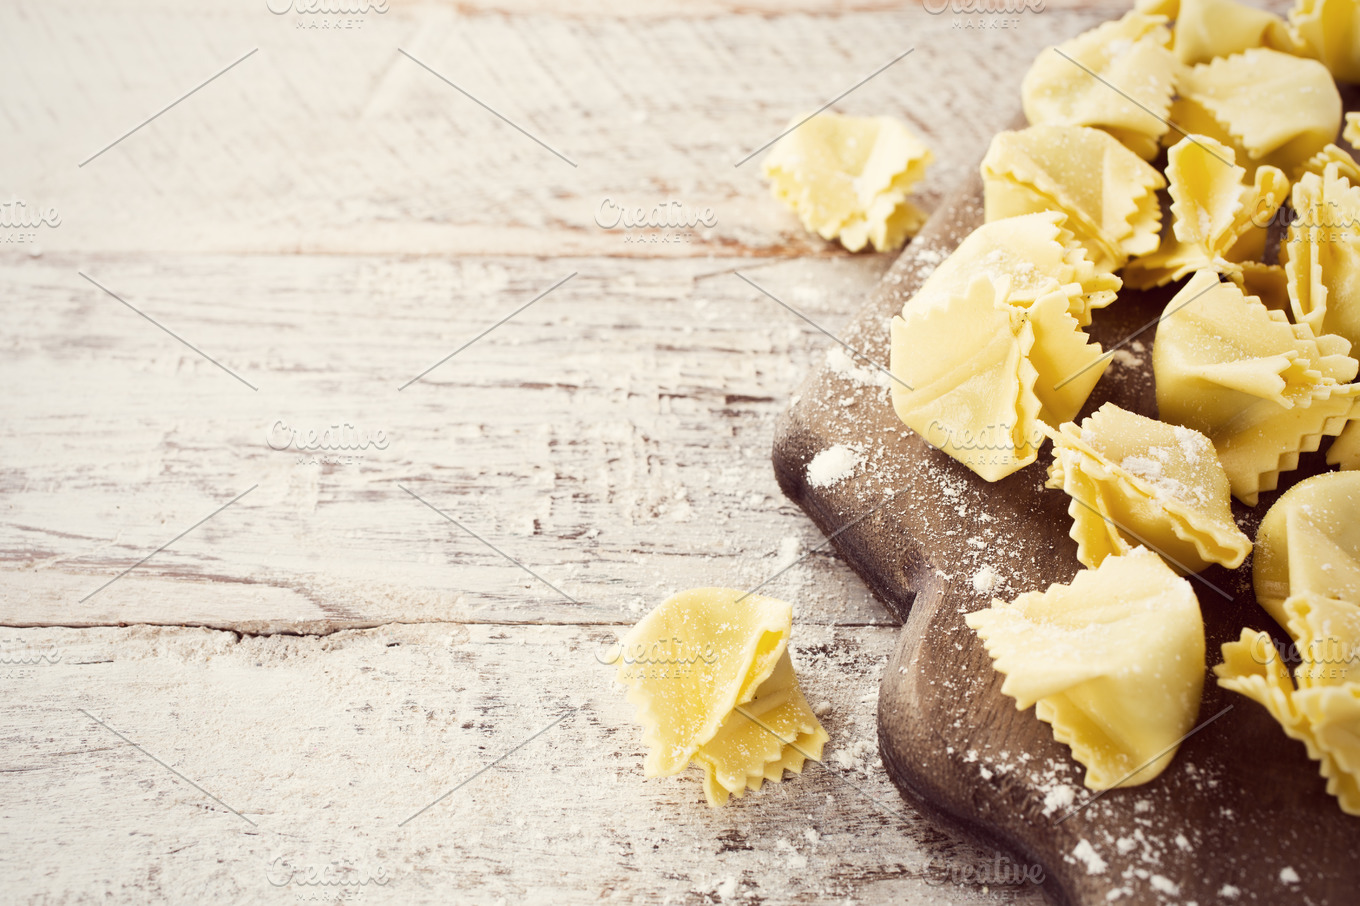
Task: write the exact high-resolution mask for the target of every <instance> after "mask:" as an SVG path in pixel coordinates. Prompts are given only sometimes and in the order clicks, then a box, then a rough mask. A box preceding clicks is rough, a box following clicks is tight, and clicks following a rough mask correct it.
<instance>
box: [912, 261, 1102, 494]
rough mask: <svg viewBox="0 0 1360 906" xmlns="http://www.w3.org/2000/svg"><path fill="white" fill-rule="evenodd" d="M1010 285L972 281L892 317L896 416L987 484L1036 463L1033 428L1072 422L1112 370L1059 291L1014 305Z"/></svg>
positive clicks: (1037, 435) (1003, 280)
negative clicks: (964, 287)
mask: <svg viewBox="0 0 1360 906" xmlns="http://www.w3.org/2000/svg"><path fill="white" fill-rule="evenodd" d="M1010 287H1011V279H1010V277H1008V276H1005V275H1001V276H998V277H997V278H996V282H993V281H992V279H990V278H988V277H985V276H979V277H978V278H977V279H975V280H974V281H973V282H972V283H971V284H969V287H968V289H967V290H966V291H964V292H963V293H960V294H957V295H951V296H945V297H942V298H941V297H934V298H929V299H926V298H922V299H917V298H913V299H912V300H911V301H909V302H908V303H907V304H906V306H904V307H903V309H902V314H901V315H900V316H898V317H894V318H893V320H892V351H891V359H890V362H889V365H890V368H891V370H892V373H893V375H895V376H896V377H897V378H898V380H897V381H894V382H893V387H892V401H893V408H894V409H895V410H896V412H897V416H898V418H900V419H901V420H902V422H903V423H904V424H906V425H907V427H909V428H911V429H912V430H913V431H915V432H916V433H917V434H919V435H920V436H921V437H923V438H924V439H925V440H926V441H927V442H928V443H930V444H932V445H933V446H935V447H937V448H939V449H941V450H943V451H944V452H945V453H947V454H949V455H950V456H952V457H954V458H955V459H957V460H958V461H959V462H961V463H963V464H964V465H966V466H968V468H970V469H972V470H973V471H974V472H976V473H977V474H978V475H980V476H982V477H983V478H984V479H986V480H987V481H997V480H999V479H1001V478H1004V477H1005V476H1007V475H1009V474H1011V473H1012V472H1014V471H1016V470H1017V469H1021V468H1023V467H1025V466H1027V465H1029V464H1030V463H1032V462H1034V460H1035V459H1036V458H1038V454H1039V446H1040V444H1042V443H1043V434H1042V431H1041V429H1040V427H1039V422H1040V421H1041V420H1044V421H1048V422H1050V423H1051V424H1057V423H1059V422H1062V421H1066V420H1068V419H1070V418H1072V417H1073V416H1075V415H1076V413H1077V412H1078V410H1080V409H1081V407H1082V405H1083V403H1085V401H1086V397H1087V396H1089V395H1090V392H1091V388H1092V387H1094V386H1095V383H1096V381H1097V380H1099V378H1100V375H1101V373H1103V371H1104V369H1105V366H1106V365H1108V364H1109V361H1108V359H1103V358H1102V357H1101V355H1100V347H1099V346H1098V345H1095V344H1092V343H1090V341H1089V340H1088V338H1087V336H1086V334H1085V332H1083V331H1082V329H1081V327H1080V325H1079V324H1078V323H1077V320H1076V319H1075V318H1074V317H1073V316H1072V314H1071V312H1070V311H1069V310H1068V295H1067V293H1066V292H1064V291H1061V290H1060V291H1055V292H1052V293H1049V294H1048V295H1045V296H1042V297H1040V298H1039V299H1037V300H1035V301H1033V302H1031V303H1029V304H1028V306H1027V307H1021V306H1020V305H1013V304H1011V303H1010V302H1009V301H1008V298H1009V296H1008V294H1009V292H1010ZM908 388H910V389H908Z"/></svg>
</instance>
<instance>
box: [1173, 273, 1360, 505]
mask: <svg viewBox="0 0 1360 906" xmlns="http://www.w3.org/2000/svg"><path fill="white" fill-rule="evenodd" d="M1349 348H1350V344H1349V343H1347V342H1346V341H1345V340H1344V339H1342V338H1341V337H1338V336H1334V335H1331V334H1323V335H1322V336H1314V335H1313V332H1312V330H1311V329H1310V328H1309V327H1308V325H1307V324H1290V323H1289V321H1288V319H1287V318H1286V317H1285V315H1284V313H1283V312H1280V311H1270V310H1269V309H1267V308H1266V307H1265V305H1263V304H1262V303H1261V301H1260V300H1259V299H1257V298H1255V297H1252V296H1246V295H1244V294H1243V293H1242V290H1241V289H1239V288H1238V287H1237V286H1235V285H1234V284H1232V283H1221V282H1219V279H1218V275H1217V274H1215V273H1214V272H1213V271H1209V270H1202V271H1198V272H1197V273H1196V274H1195V276H1194V277H1192V278H1191V279H1190V280H1189V281H1188V282H1187V283H1186V285H1185V286H1184V287H1183V288H1182V289H1181V291H1180V292H1179V293H1177V294H1176V295H1175V297H1174V298H1172V300H1171V301H1170V302H1169V303H1168V304H1167V307H1166V311H1165V312H1164V313H1163V315H1162V318H1161V322H1160V323H1159V325H1158V327H1157V337H1156V342H1155V343H1154V344H1153V349H1152V368H1153V374H1154V377H1155V381H1156V388H1157V409H1158V412H1159V415H1160V417H1161V419H1162V420H1163V421H1167V422H1171V423H1173V424H1177V425H1184V426H1186V427H1189V428H1194V429H1195V430H1196V431H1200V432H1202V433H1204V434H1206V435H1208V436H1209V439H1210V440H1211V441H1213V444H1214V448H1215V449H1216V450H1217V451H1218V456H1219V459H1220V461H1222V463H1223V467H1224V469H1225V470H1226V471H1227V473H1228V481H1229V484H1230V486H1231V488H1232V493H1233V496H1234V497H1237V498H1238V499H1239V500H1241V501H1242V502H1243V503H1246V504H1247V505H1249V506H1255V504H1256V500H1257V495H1258V493H1259V492H1260V491H1269V490H1272V489H1273V488H1274V487H1275V486H1276V483H1277V481H1278V477H1279V473H1280V472H1282V471H1288V470H1290V469H1294V468H1296V467H1297V466H1298V457H1299V453H1300V452H1311V451H1313V450H1316V449H1317V448H1318V444H1319V443H1320V441H1321V439H1322V438H1323V437H1334V436H1335V435H1337V434H1339V433H1340V432H1341V430H1342V429H1343V428H1344V427H1345V424H1346V422H1347V420H1348V419H1351V418H1354V417H1356V415H1357V414H1360V413H1357V411H1356V399H1357V396H1358V395H1360V384H1353V383H1350V381H1352V380H1354V378H1355V376H1356V371H1357V369H1358V368H1360V364H1357V362H1356V360H1355V359H1353V358H1351V357H1350V356H1349V355H1347V354H1346V353H1347V351H1348V350H1349Z"/></svg>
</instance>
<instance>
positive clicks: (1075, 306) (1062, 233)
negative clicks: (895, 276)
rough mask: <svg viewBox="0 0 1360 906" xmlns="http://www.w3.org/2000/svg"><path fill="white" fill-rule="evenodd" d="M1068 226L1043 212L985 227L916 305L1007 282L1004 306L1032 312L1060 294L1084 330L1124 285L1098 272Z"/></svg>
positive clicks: (926, 286) (935, 274)
mask: <svg viewBox="0 0 1360 906" xmlns="http://www.w3.org/2000/svg"><path fill="white" fill-rule="evenodd" d="M1066 220H1067V217H1066V215H1064V214H1062V213H1060V212H1058V211H1043V212H1041V213H1037V214H1022V215H1020V216H1019V217H1007V218H1005V219H1004V220H993V221H992V222H991V223H985V224H983V225H982V226H980V227H978V228H977V229H976V230H974V231H973V232H971V233H969V234H968V235H967V236H966V237H964V240H963V241H962V242H960V243H959V245H958V248H956V249H954V251H953V252H951V253H950V255H949V257H948V258H946V259H944V261H942V262H940V264H939V265H938V266H937V267H936V268H935V270H933V271H932V272H931V274H930V276H929V277H927V278H926V281H925V283H923V284H921V288H920V289H918V290H917V291H916V295H915V297H914V302H913V304H916V305H919V304H921V303H920V300H925V299H947V298H949V297H951V296H958V295H962V294H963V293H964V292H966V291H967V289H968V284H970V283H971V282H973V278H975V277H976V276H978V275H979V274H981V275H985V276H987V277H990V278H991V279H992V281H993V282H996V280H997V278H999V277H1002V276H1005V277H1009V278H1010V281H1011V288H1010V292H1009V293H1008V294H1007V296H1006V300H1007V301H1008V302H1010V303H1011V304H1012V305H1018V306H1020V307H1022V308H1028V307H1029V306H1030V305H1031V304H1033V303H1034V302H1035V301H1037V300H1038V299H1040V298H1042V297H1043V296H1047V295H1048V294H1050V293H1054V292H1059V291H1061V292H1063V293H1064V294H1066V295H1067V309H1068V311H1069V312H1071V314H1072V317H1074V318H1076V319H1077V323H1078V324H1080V325H1081V326H1083V327H1085V326H1086V325H1088V324H1090V323H1091V311H1092V310H1093V309H1097V308H1104V307H1105V306H1107V305H1109V304H1110V303H1111V302H1113V301H1114V300H1115V296H1116V294H1117V293H1118V291H1119V288H1120V286H1122V285H1123V284H1122V283H1121V281H1120V279H1119V278H1118V277H1116V276H1115V275H1114V274H1113V273H1111V272H1110V271H1108V270H1105V269H1102V268H1098V267H1096V266H1095V263H1094V262H1092V261H1091V260H1090V258H1089V256H1088V255H1087V254H1086V249H1085V247H1084V246H1082V244H1081V243H1079V242H1077V239H1076V237H1075V236H1074V235H1072V231H1071V230H1068V229H1066V228H1065V227H1064V226H1063V224H1064V222H1065V221H1066Z"/></svg>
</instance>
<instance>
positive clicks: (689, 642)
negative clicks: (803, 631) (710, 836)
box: [617, 588, 827, 806]
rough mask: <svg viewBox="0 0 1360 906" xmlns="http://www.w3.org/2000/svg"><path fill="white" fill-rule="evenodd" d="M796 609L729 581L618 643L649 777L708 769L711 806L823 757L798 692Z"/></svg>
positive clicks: (646, 621) (817, 728) (817, 727)
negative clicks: (793, 650) (793, 636)
mask: <svg viewBox="0 0 1360 906" xmlns="http://www.w3.org/2000/svg"><path fill="white" fill-rule="evenodd" d="M792 623H793V608H792V607H790V606H789V605H788V604H786V603H784V602H783V601H777V600H775V599H773V598H766V597H761V596H759V595H750V594H746V595H744V594H743V593H742V592H740V591H737V590H735V589H731V588H696V589H692V590H690V591H685V592H681V593H680V594H678V595H675V596H674V597H671V598H669V599H668V600H666V601H665V602H664V603H662V604H661V605H660V606H659V607H657V608H656V609H655V610H653V611H652V612H651V613H649V614H647V616H645V617H643V618H642V620H641V621H640V622H639V623H638V624H637V625H636V626H634V627H633V628H632V629H631V630H630V631H629V632H628V633H627V635H625V636H624V637H623V639H622V640H620V646H621V647H620V658H619V663H618V673H617V676H618V680H619V682H621V683H623V684H624V685H625V686H626V687H627V689H628V701H630V702H632V703H633V704H634V705H635V706H636V707H637V709H638V720H639V722H640V723H641V724H642V729H643V740H644V742H646V744H647V746H648V752H647V758H646V761H645V764H644V769H645V772H646V775H647V776H648V777H658V776H668V775H671V774H678V773H679V772H680V771H682V770H684V768H685V766H686V765H687V764H688V763H689V762H690V761H691V760H693V761H694V762H695V763H696V764H698V765H699V766H700V767H702V768H703V770H704V794H705V796H706V797H707V798H708V802H709V805H712V806H720V805H723V804H724V803H725V802H726V801H727V798H728V796H729V795H736V796H741V795H743V794H744V793H745V791H746V790H747V789H752V790H758V789H760V786H761V784H762V783H763V782H764V781H766V780H770V781H778V780H780V779H781V778H782V777H783V772H784V770H785V769H786V768H787V769H788V770H791V771H795V772H799V771H802V769H803V760H804V759H805V758H812V759H819V758H820V757H821V753H822V747H823V745H824V744H825V743H826V741H827V735H826V732H825V731H824V730H823V729H822V727H821V724H819V723H818V721H817V718H816V717H815V716H814V715H813V713H812V710H811V709H810V708H809V707H808V704H807V700H806V699H804V698H803V694H802V692H801V691H799V689H798V681H797V678H796V677H795V676H794V672H793V663H792V661H791V660H790V659H789V652H788V639H789V631H790V629H791V628H792Z"/></svg>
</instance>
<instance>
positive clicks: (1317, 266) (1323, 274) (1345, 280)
mask: <svg viewBox="0 0 1360 906" xmlns="http://www.w3.org/2000/svg"><path fill="white" fill-rule="evenodd" d="M1293 207H1294V211H1295V212H1296V215H1297V216H1296V218H1295V220H1294V222H1293V223H1291V224H1290V226H1289V232H1288V234H1287V235H1286V237H1285V241H1284V243H1283V244H1282V245H1281V246H1280V258H1281V259H1282V260H1283V261H1284V262H1285V274H1286V276H1287V278H1288V287H1289V307H1290V310H1291V312H1292V314H1293V316H1294V320H1295V321H1296V322H1301V323H1306V324H1307V325H1308V326H1309V327H1311V328H1312V329H1313V333H1315V334H1323V333H1334V334H1337V335H1338V336H1341V337H1345V338H1346V340H1347V341H1349V342H1350V344H1351V348H1352V349H1353V350H1356V351H1360V184H1356V185H1352V184H1351V183H1350V182H1348V181H1347V180H1345V179H1343V178H1342V177H1341V176H1340V173H1339V168H1338V166H1337V165H1336V164H1329V165H1327V166H1326V167H1325V168H1324V170H1323V173H1322V175H1320V176H1319V175H1317V174H1315V173H1308V174H1305V175H1304V177H1303V178H1302V179H1301V180H1299V181H1298V182H1297V183H1295V184H1294V193H1293Z"/></svg>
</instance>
